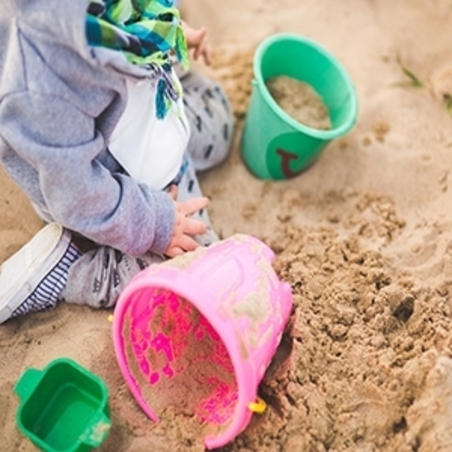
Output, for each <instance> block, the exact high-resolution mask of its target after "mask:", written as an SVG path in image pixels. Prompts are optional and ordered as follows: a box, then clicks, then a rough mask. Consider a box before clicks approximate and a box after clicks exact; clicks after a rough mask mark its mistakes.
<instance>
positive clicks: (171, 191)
mask: <svg viewBox="0 0 452 452" xmlns="http://www.w3.org/2000/svg"><path fill="white" fill-rule="evenodd" d="M177 193H178V189H177V185H175V184H173V185H171V186H170V187H169V189H168V194H169V195H170V196H171V199H172V200H173V201H176V200H177Z"/></svg>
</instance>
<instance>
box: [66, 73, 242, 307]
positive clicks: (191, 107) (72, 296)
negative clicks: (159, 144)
mask: <svg viewBox="0 0 452 452" xmlns="http://www.w3.org/2000/svg"><path fill="white" fill-rule="evenodd" d="M181 82H182V86H183V88H184V104H185V109H186V113H187V117H188V120H189V122H190V126H191V137H190V141H189V143H188V147H187V167H186V169H185V171H184V172H183V174H182V176H181V178H180V180H179V181H178V188H179V194H178V199H179V200H183V199H187V198H192V197H197V196H201V195H202V192H201V188H200V186H199V182H198V179H197V176H196V172H197V171H203V170H207V169H210V168H212V167H214V166H215V165H217V164H219V163H221V162H222V161H223V160H224V159H225V158H226V157H227V155H228V153H229V149H230V145H231V140H232V133H233V116H232V111H231V108H230V106H229V103H228V101H227V99H226V96H225V95H224V93H223V91H222V90H221V88H220V87H219V86H218V85H217V84H216V83H214V82H213V81H211V80H209V79H206V78H204V77H202V76H201V75H199V74H197V73H195V72H188V73H186V74H183V75H182V76H181ZM195 216H196V217H198V218H200V219H202V220H203V221H204V222H205V223H206V224H207V227H208V229H207V232H206V234H204V235H203V236H199V237H197V240H198V241H199V243H201V244H202V245H209V244H210V243H212V242H213V241H215V240H217V238H218V237H217V235H216V234H215V232H214V231H213V229H212V226H211V223H210V220H209V217H208V213H207V211H206V210H205V209H204V210H203V211H201V212H198V213H197V214H196V215H195ZM162 260H163V257H162V256H157V255H155V254H152V253H147V254H146V255H144V256H141V257H139V258H135V257H132V256H129V255H127V254H124V253H122V252H120V251H118V250H115V249H113V248H110V247H107V246H98V247H96V248H95V249H92V250H90V251H87V252H86V253H84V254H82V256H81V257H80V258H79V259H78V260H77V261H75V262H74V263H73V264H72V266H71V268H70V269H69V275H68V281H67V285H66V287H65V289H64V290H63V293H62V295H61V298H62V299H65V300H66V301H67V302H69V303H75V304H87V305H89V306H92V307H94V308H100V307H111V306H114V304H115V303H116V301H117V299H118V297H119V295H120V293H121V292H122V291H123V290H124V288H125V287H126V286H127V284H128V283H129V282H130V280H131V279H132V278H133V276H135V275H136V274H137V273H138V272H139V271H140V270H142V269H144V268H146V267H147V266H148V265H150V264H151V263H157V262H162Z"/></svg>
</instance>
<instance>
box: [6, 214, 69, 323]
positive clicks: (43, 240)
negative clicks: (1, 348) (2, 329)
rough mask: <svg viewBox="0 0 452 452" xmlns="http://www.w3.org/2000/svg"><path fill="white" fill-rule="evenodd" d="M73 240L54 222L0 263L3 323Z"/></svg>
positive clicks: (56, 262) (59, 258) (55, 263)
mask: <svg viewBox="0 0 452 452" xmlns="http://www.w3.org/2000/svg"><path fill="white" fill-rule="evenodd" d="M70 242H71V234H70V233H69V232H68V231H66V230H65V229H64V228H63V227H62V226H61V225H59V224H57V223H50V224H48V225H46V226H45V227H44V228H42V229H41V230H40V231H39V232H38V233H37V234H36V235H35V236H34V237H33V238H32V239H31V240H30V241H29V242H28V243H27V244H26V245H24V246H23V247H22V248H21V249H20V250H19V251H17V252H16V253H15V254H13V255H12V256H11V257H10V258H9V259H7V260H6V261H5V262H4V263H3V264H2V265H1V266H0V324H1V323H3V322H5V321H6V320H8V319H9V318H10V317H11V315H12V313H13V312H14V311H15V310H16V309H17V308H18V307H19V306H20V305H21V304H22V303H23V302H24V301H25V300H26V299H27V298H28V297H29V296H30V295H31V294H32V293H33V292H34V291H35V289H36V287H37V286H38V285H39V283H40V282H41V281H42V280H43V279H44V278H45V277H46V276H47V274H48V273H49V272H50V271H51V270H52V269H53V268H54V267H55V265H57V264H58V262H59V261H60V260H61V259H62V258H63V256H64V254H65V253H66V250H67V249H68V247H69V244H70Z"/></svg>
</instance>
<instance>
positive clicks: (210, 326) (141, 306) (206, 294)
mask: <svg viewBox="0 0 452 452" xmlns="http://www.w3.org/2000/svg"><path fill="white" fill-rule="evenodd" d="M273 260H274V253H273V251H272V250H271V249H270V248H269V247H267V246H266V245H265V244H264V243H262V242H261V241H259V240H258V239H256V238H254V237H251V236H247V235H241V234H238V235H235V236H232V237H231V238H229V239H226V240H223V241H220V242H218V243H216V244H214V245H212V246H210V247H208V248H200V249H198V250H197V251H195V252H193V253H187V254H186V255H184V256H181V257H179V258H176V259H173V260H170V261H167V262H165V263H163V264H158V265H153V266H151V267H149V268H147V269H145V270H143V271H142V272H140V273H139V274H138V275H137V276H136V277H135V278H134V279H133V280H132V281H131V283H130V284H129V285H128V287H127V288H126V289H125V290H124V292H123V293H122V294H121V297H120V299H119V300H118V303H117V306H116V309H115V313H114V320H113V339H114V347H115V352H116V356H117V360H118V363H119V367H120V369H121V372H122V374H123V376H124V378H125V380H126V382H127V384H128V386H129V388H130V391H131V392H132V394H133V396H134V397H135V399H136V400H137V402H138V403H139V405H140V406H141V408H142V409H143V410H144V412H145V413H146V414H147V416H149V417H150V418H151V419H152V420H154V421H158V417H157V415H156V412H159V413H162V412H163V413H168V412H172V413H174V414H175V415H176V416H177V415H178V414H181V415H183V416H184V417H188V418H190V419H192V418H196V419H197V420H198V421H199V425H200V435H202V436H203V437H204V444H205V446H206V447H207V448H208V449H214V448H217V447H221V446H223V445H225V444H227V443H228V442H230V441H231V440H233V439H234V438H235V437H236V436H237V435H238V434H239V433H240V432H241V431H243V430H244V429H245V427H246V426H247V425H248V423H249V422H250V420H251V417H252V415H253V411H254V409H253V407H254V406H255V403H256V400H257V397H258V395H257V390H258V385H259V383H260V382H261V380H262V377H263V376H264V373H265V371H266V369H267V367H268V365H269V364H270V361H271V359H272V357H273V355H274V353H275V351H276V348H277V346H278V344H279V342H280V340H281V336H282V332H283V329H284V327H285V325H286V323H287V321H288V318H289V315H290V312H291V308H292V293H291V289H290V286H289V285H288V284H287V283H282V282H281V281H280V280H279V279H278V277H277V275H276V273H275V271H274V269H273V267H272V262H273ZM151 406H152V408H151Z"/></svg>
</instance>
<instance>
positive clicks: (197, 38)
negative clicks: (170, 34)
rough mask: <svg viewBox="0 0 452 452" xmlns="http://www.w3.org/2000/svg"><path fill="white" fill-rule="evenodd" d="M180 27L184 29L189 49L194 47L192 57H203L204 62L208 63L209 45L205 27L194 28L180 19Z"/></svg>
mask: <svg viewBox="0 0 452 452" xmlns="http://www.w3.org/2000/svg"><path fill="white" fill-rule="evenodd" d="M182 28H183V29H184V33H185V38H186V39H187V44H188V48H189V49H194V52H193V58H194V59H195V60H197V59H198V58H199V57H200V56H202V57H203V59H204V62H205V63H206V64H207V65H209V64H210V47H209V43H208V40H207V30H206V28H205V27H202V28H199V29H197V30H195V29H194V28H192V27H190V25H188V24H187V23H186V22H184V21H182Z"/></svg>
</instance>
